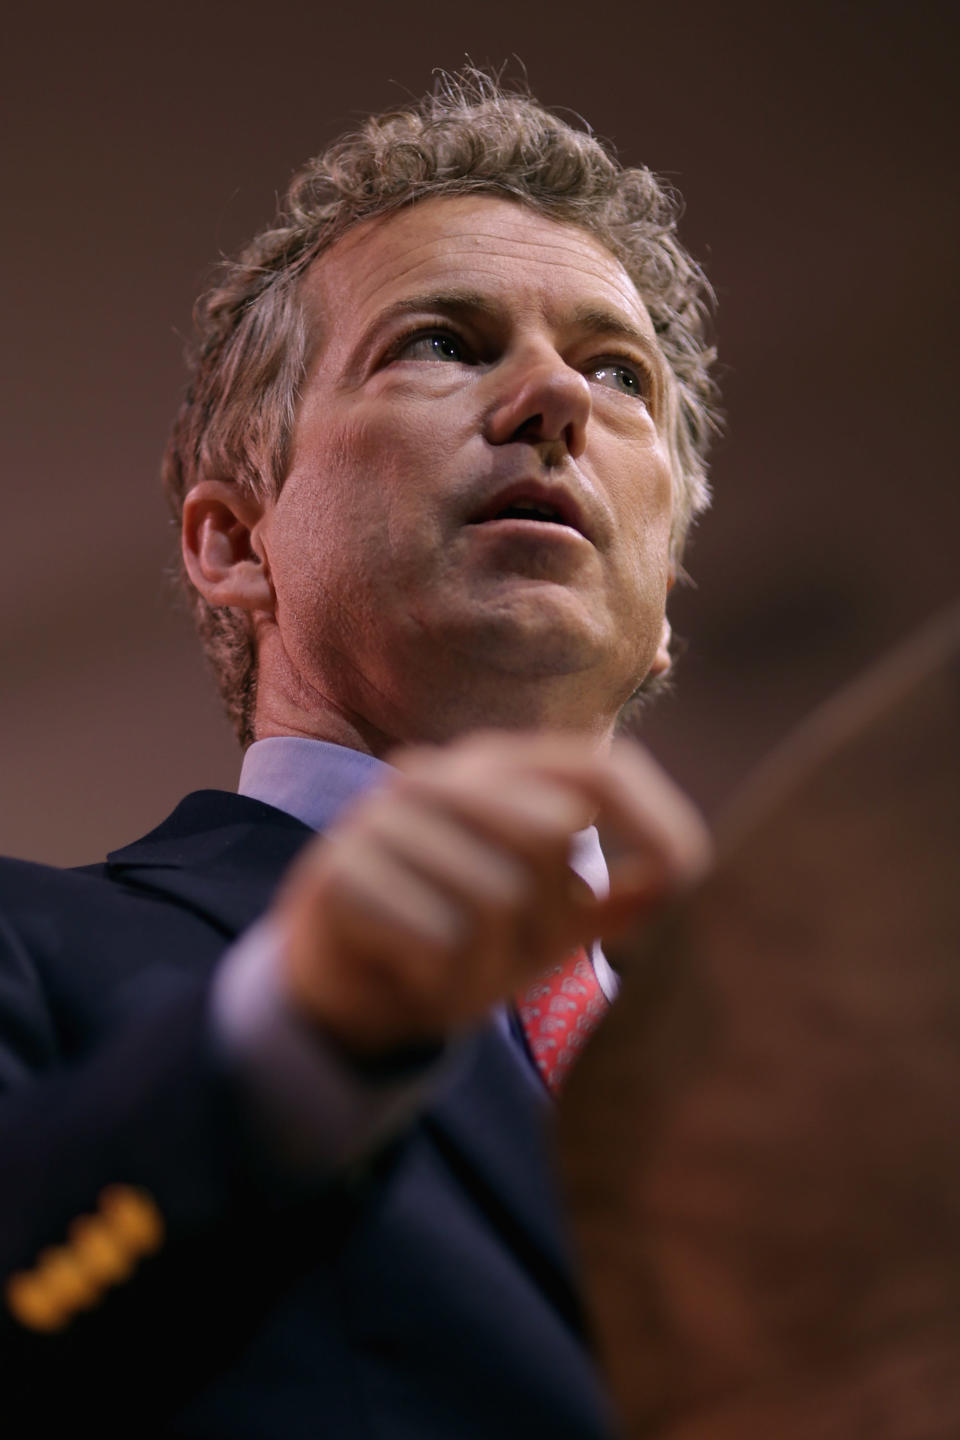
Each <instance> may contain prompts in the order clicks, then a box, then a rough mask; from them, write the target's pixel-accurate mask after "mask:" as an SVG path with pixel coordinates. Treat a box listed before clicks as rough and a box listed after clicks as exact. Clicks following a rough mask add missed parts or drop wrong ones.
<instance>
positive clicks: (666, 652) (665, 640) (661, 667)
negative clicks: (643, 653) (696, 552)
mask: <svg viewBox="0 0 960 1440" xmlns="http://www.w3.org/2000/svg"><path fill="white" fill-rule="evenodd" d="M676 578H677V576H676V571H675V570H673V569H671V571H670V574H669V575H668V576H667V594H668V595H669V594H670V591H671V590H672V589H673V587H674V584H675V582H676ZM672 636H673V631H672V630H671V629H670V621H669V620H668V619H667V617H666V615H664V617H663V626H662V628H661V631H660V643H659V645H658V646H657V653H656V655H655V656H654V657H653V664H652V665H651V666H650V670H649V674H650V675H653V676H657V677H658V676H661V675H666V673H667V671H668V670H669V669H670V666H671V665H672V664H673V657H672V656H671V654H670V641H671V639H672Z"/></svg>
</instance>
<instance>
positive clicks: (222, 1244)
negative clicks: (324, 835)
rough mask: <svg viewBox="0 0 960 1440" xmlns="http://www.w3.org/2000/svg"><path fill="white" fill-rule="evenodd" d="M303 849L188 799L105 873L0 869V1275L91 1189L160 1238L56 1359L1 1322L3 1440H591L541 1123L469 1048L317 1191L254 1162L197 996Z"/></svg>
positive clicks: (600, 1412)
mask: <svg viewBox="0 0 960 1440" xmlns="http://www.w3.org/2000/svg"><path fill="white" fill-rule="evenodd" d="M310 833H311V832H310V831H309V830H308V829H307V828H306V827H305V826H304V825H302V824H301V823H300V822H299V821H297V820H294V819H292V818H291V817H290V816H288V815H286V814H284V813H283V812H282V811H279V810H275V809H273V808H272V807H271V806H268V805H263V804H261V803H260V802H259V801H256V800H251V799H248V798H246V797H242V796H238V795H233V794H227V793H223V792H218V791H204V792H200V793H198V794H194V795H190V796H188V797H187V798H186V799H185V800H184V801H183V802H182V803H181V804H180V805H179V806H178V808H177V810H176V811H175V812H174V813H173V815H172V816H171V817H170V818H169V819H168V820H167V821H165V822H164V823H163V824H162V825H161V826H160V827H159V828H158V829H157V830H155V831H153V832H152V833H151V834H150V835H148V836H146V837H145V838H144V839H143V840H140V841H138V842H137V843H135V844H133V845H130V846H128V847H127V848H126V849H123V850H118V851H116V852H114V853H113V854H112V855H111V856H110V857H109V858H108V861H107V863H106V864H105V865H103V866H93V867H88V868H86V869H84V870H80V871H58V870H54V869H51V868H48V867H45V866H40V865H33V864H28V863H25V862H18V861H5V862H3V863H2V864H0V1089H2V1099H0V1173H2V1185H0V1270H2V1275H3V1277H9V1276H10V1275H11V1274H21V1275H22V1274H23V1273H24V1272H28V1271H30V1268H31V1267H32V1266H35V1265H36V1264H37V1258H38V1256H41V1255H42V1253H43V1252H44V1250H45V1248H46V1247H50V1246H60V1245H62V1244H63V1243H64V1240H65V1237H67V1236H68V1235H69V1234H70V1227H71V1223H72V1222H73V1221H74V1220H75V1219H76V1217H78V1216H81V1215H85V1214H90V1213H92V1212H94V1211H95V1210H96V1206H97V1197H98V1195H100V1194H101V1193H102V1191H103V1189H104V1187H105V1186H108V1185H115V1184H120V1185H125V1186H132V1187H136V1188H137V1190H138V1191H142V1192H145V1193H146V1194H148V1195H149V1196H151V1197H152V1198H153V1201H154V1202H155V1204H156V1206H157V1207H158V1209H159V1212H160V1214H161V1215H162V1217H163V1222H164V1227H165V1239H164V1242H163V1244H162V1245H161V1247H160V1249H159V1250H158V1251H157V1252H156V1253H155V1254H154V1255H152V1256H150V1257H149V1258H146V1259H145V1260H144V1261H143V1262H142V1263H141V1264H140V1265H139V1266H137V1267H136V1268H135V1269H134V1270H133V1272H132V1273H131V1275H130V1276H129V1277H128V1278H127V1279H126V1280H124V1281H122V1282H121V1283H117V1284H114V1285H113V1286H111V1287H110V1288H108V1289H107V1290H106V1292H105V1294H104V1295H103V1298H102V1300H101V1301H100V1303H99V1304H97V1305H96V1306H94V1307H93V1308H92V1309H86V1310H79V1311H77V1313H76V1315H75V1316H74V1317H73V1318H71V1320H70V1321H69V1323H67V1324H65V1325H64V1326H63V1328H62V1329H60V1330H59V1331H57V1332H56V1333H50V1334H47V1333H39V1332H37V1331H35V1330H33V1329H31V1328H29V1327H27V1326H25V1325H23V1324H22V1323H20V1322H18V1320H17V1319H16V1318H15V1316H14V1314H13V1313H11V1309H10V1306H9V1305H4V1306H3V1307H2V1319H0V1346H2V1349H0V1355H2V1371H0V1373H2V1380H0V1423H2V1425H3V1429H4V1433H5V1434H8V1435H11V1436H13V1435H17V1434H21V1433H22V1434H24V1435H28V1434H31V1435H32V1434H36V1435H40V1434H46V1433H54V1432H53V1428H52V1427H54V1426H57V1427H58V1428H59V1427H63V1426H65V1425H67V1424H70V1425H74V1424H76V1422H77V1420H78V1419H80V1418H81V1417H84V1418H88V1419H90V1420H92V1421H95V1422H96V1424H97V1425H98V1426H99V1430H98V1432H97V1433H98V1434H100V1435H105V1434H109V1433H112V1431H114V1430H115V1431H116V1432H117V1433H121V1434H124V1435H126V1436H132V1435H136V1436H138V1437H139V1436H147V1435H151V1434H156V1435H164V1436H174V1435H175V1436H190V1437H197V1440H199V1437H221V1440H245V1437H264V1440H266V1437H269V1440H288V1437H289V1440H299V1437H308V1436H309V1437H319V1436H325V1437H326V1436H330V1437H339V1436H344V1437H351V1440H352V1437H358V1440H366V1437H371V1440H373V1437H382V1440H441V1437H442V1440H491V1437H493V1440H509V1437H513V1436H517V1437H520V1436H523V1437H525V1440H538V1437H541V1436H543V1437H546V1436H551V1437H556V1440H588V1437H590V1440H598V1437H601V1436H606V1435H608V1433H609V1429H608V1425H609V1422H608V1420H607V1418H606V1416H605V1406H604V1400H603V1397H602V1393H601V1390H600V1387H599V1384H598V1381H597V1378H596V1375H595V1372H594V1367H593V1364H592V1361H591V1358H590V1354H589V1346H588V1342H587V1339H586V1336H585V1333H584V1324H583V1317H582V1313H581V1309H580V1304H579V1301H578V1296H577V1291H576V1286H575V1283H574V1279H573V1277H572V1275H571V1271H570V1266H569V1260H568V1256H567V1252H566V1245H565V1241H564V1236H563V1233H562V1222H561V1218H560V1214H559V1210H558V1205H557V1197H556V1195H555V1192H554V1186H553V1181H552V1177H551V1169H550V1158H549V1153H548V1151H549V1135H548V1130H549V1123H550V1122H549V1113H548V1104H547V1101H546V1099H545V1098H542V1097H540V1096H539V1095H537V1093H536V1092H535V1089H534V1087H533V1086H531V1084H530V1079H529V1076H528V1075H527V1074H525V1073H523V1070H522V1062H521V1060H520V1058H519V1056H518V1055H517V1054H515V1053H514V1052H513V1050H512V1049H511V1048H510V1046H509V1044H508V1043H507V1041H506V1040H505V1039H504V1037H503V1036H502V1035H501V1034H500V1033H499V1032H498V1031H497V1030H496V1028H495V1027H493V1026H490V1027H488V1028H487V1029H485V1030H484V1031H482V1032H481V1033H480V1034H479V1036H478V1037H477V1040H476V1043H475V1045H474V1047H473V1049H472V1050H469V1051H468V1052H467V1054H466V1055H465V1057H464V1061H463V1064H462V1065H461V1066H460V1068H459V1069H454V1070H453V1072H451V1074H450V1075H448V1078H447V1079H446V1081H445V1082H444V1083H443V1084H442V1086H441V1087H440V1089H439V1090H438V1093H437V1095H436V1098H435V1100H434V1101H433V1103H432V1104H430V1105H429V1106H428V1108H427V1109H426V1110H425V1111H424V1113H423V1114H422V1115H421V1116H420V1118H419V1119H418V1120H417V1121H416V1122H415V1123H413V1124H412V1125H411V1126H410V1127H409V1129H408V1131H407V1132H406V1133H405V1134H404V1135H402V1136H401V1137H399V1138H398V1139H397V1140H396V1141H395V1142H393V1143H391V1144H390V1145H389V1146H388V1147H386V1148H385V1150H384V1151H383V1153H381V1154H379V1155H378V1156H376V1157H375V1158H374V1159H373V1160H371V1161H370V1162H369V1163H367V1164H365V1165H364V1166H363V1167H358V1168H355V1169H354V1170H353V1171H351V1172H350V1173H348V1174H345V1175H340V1176H337V1177H336V1178H335V1179H334V1180H332V1181H328V1182H326V1183H324V1184H319V1183H317V1182H316V1181H310V1182H307V1181H305V1180H296V1181H294V1180H291V1179H290V1177H289V1176H288V1175H287V1176H283V1175H281V1174H280V1173H279V1171H278V1170H277V1169H276V1167H275V1166H274V1164H273V1162H272V1161H271V1160H270V1159H269V1157H268V1156H267V1154H266V1152H265V1151H264V1150H263V1148H262V1147H261V1145H260V1143H259V1142H258V1140H257V1137H256V1136H255V1135H254V1134H253V1133H252V1130H251V1127H250V1125H249V1121H248V1118H247V1107H245V1106H244V1104H242V1103H241V1102H240V1100H239V1098H238V1095H237V1093H235V1091H234V1088H233V1085H234V1082H233V1081H232V1080H231V1079H230V1076H229V1074H228V1073H227V1071H226V1069H225V1067H223V1066H222V1065H221V1064H220V1063H218V1060H217V1056H216V1047H215V1045H214V1044H213V1043H212V1041H211V1036H210V1034H209V1032H208V1026H209V1020H208V1008H209V1006H208V987H209V982H210V977H211V974H212V972H213V969H214V967H215V966H216V964H217V961H218V958H219V957H220V955H221V953H222V952H223V950H224V948H225V947H226V946H227V945H228V944H229V943H230V942H231V941H232V940H233V938H234V937H235V936H236V935H237V934H238V933H239V932H240V931H242V930H243V929H244V928H245V927H246V926H248V925H249V924H250V923H251V922H252V921H253V920H254V919H255V918H256V917H257V916H258V915H260V914H261V913H262V912H263V910H264V909H265V908H266V906H267V905H268V903H269V900H270V897H271V894H272V892H273V890H274V888H275V886H276V884H277V881H278V880H279V878H280V876H281V875H282V873H283V871H284V870H285V868H286V866H287V865H288V863H289V862H290V860H291V859H292V857H293V856H294V855H295V853H296V852H297V851H298V850H299V848H300V847H301V846H302V845H303V844H304V842H305V841H306V840H307V839H308V838H309V835H310ZM15 1416H17V1417H19V1418H17V1419H16V1420H15V1419H14V1417H15ZM18 1427H19V1428H18Z"/></svg>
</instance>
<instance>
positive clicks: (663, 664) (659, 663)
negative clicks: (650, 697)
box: [648, 615, 673, 677]
mask: <svg viewBox="0 0 960 1440" xmlns="http://www.w3.org/2000/svg"><path fill="white" fill-rule="evenodd" d="M670 636H671V630H670V621H669V620H668V619H667V617H666V615H664V617H663V629H662V630H661V631H660V644H659V645H658V646H657V653H656V655H654V657H653V664H652V665H651V666H650V670H649V672H648V673H649V674H650V675H653V676H658V677H659V676H661V675H666V673H667V671H668V670H669V669H670V666H671V665H672V663H673V660H672V657H671V655H670Z"/></svg>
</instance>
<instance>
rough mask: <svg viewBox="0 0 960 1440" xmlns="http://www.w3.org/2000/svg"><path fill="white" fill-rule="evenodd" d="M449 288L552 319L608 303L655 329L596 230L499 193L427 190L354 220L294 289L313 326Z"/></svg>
mask: <svg viewBox="0 0 960 1440" xmlns="http://www.w3.org/2000/svg"><path fill="white" fill-rule="evenodd" d="M453 288H456V289H458V290H471V291H478V292H480V293H482V294H486V295H489V296H490V298H491V300H492V301H494V302H496V301H498V300H500V301H502V302H503V303H504V304H506V305H507V306H508V307H509V308H510V310H511V312H512V313H516V312H517V311H518V310H525V309H529V310H531V311H537V312H539V313H540V314H542V315H543V317H544V318H545V319H547V320H548V321H552V322H554V323H558V324H562V322H563V318H564V312H565V311H567V310H569V309H570V308H572V307H579V308H581V309H582V308H584V307H590V306H596V307H602V308H604V309H607V310H611V309H613V310H616V311H618V312H619V313H620V314H621V315H622V316H623V317H624V319H627V320H629V321H631V322H632V323H633V324H634V325H636V327H637V328H638V329H640V330H642V331H643V332H644V333H646V334H648V335H650V336H651V337H652V336H653V333H654V332H653V325H652V323H651V321H650V317H649V315H648V313H647V309H646V306H645V305H644V303H643V301H642V299H641V298H640V296H639V294H638V293H637V290H636V287H635V286H634V284H633V281H632V280H631V279H630V276H629V275H628V274H627V272H626V270H625V269H624V267H623V265H622V264H621V263H620V261H619V260H618V259H617V258H616V257H615V256H614V255H613V254H612V253H611V252H610V251H609V250H608V249H607V248H606V247H605V246H604V245H603V244H602V243H601V242H600V241H599V240H597V239H595V238H594V237H593V236H592V235H590V234H589V233H588V232H587V231H585V230H582V229H581V228H580V227H579V226H577V225H572V224H566V223H564V222H561V221H557V220H550V219H547V218H546V217H545V216H543V215H539V214H537V213H536V212H535V211H533V210H530V209H528V208H527V207H526V206H524V205H522V204H520V203H519V202H514V201H511V200H505V199H501V198H500V197H498V196H489V195H483V196H455V197H435V198H432V199H429V200H423V201H420V202H419V203H417V204H414V205H411V206H408V207H407V208H405V209H403V210H400V211H397V212H395V213H393V214H391V215H387V216H378V217H375V218H374V219H372V220H365V221H362V222H361V223H360V224H358V225H356V226H354V227H353V229H351V230H349V231H347V233H346V234H345V235H343V236H342V237H341V238H340V239H339V240H338V241H337V242H336V243H335V244H334V245H332V246H331V248H330V249H329V250H328V251H326V252H325V253H324V254H323V255H321V256H320V257H319V258H318V259H317V260H316V261H315V262H314V264H313V266H312V267H311V269H310V271H309V272H308V274H307V276H306V277H305V281H304V288H303V292H302V293H303V296H304V299H305V301H306V304H307V308H308V310H309V311H310V312H312V316H313V318H314V320H315V322H316V323H317V324H318V325H319V327H320V329H321V331H322V330H328V329H330V328H331V322H334V325H335V329H336V330H337V331H338V332H340V333H342V327H343V325H344V323H346V325H347V328H348V329H355V328H361V327H363V326H364V325H366V324H368V323H370V321H371V320H374V319H375V318H376V315H377V312H378V311H380V310H382V309H386V308H387V307H389V306H391V305H393V304H395V303H397V302H398V301H399V302H402V301H403V300H404V299H406V298H408V297H412V296H417V295H420V294H428V293H429V292H431V291H443V290H448V289H453ZM324 320H326V321H327V324H324V323H323V322H324Z"/></svg>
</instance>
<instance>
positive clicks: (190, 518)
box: [181, 480, 273, 611]
mask: <svg viewBox="0 0 960 1440" xmlns="http://www.w3.org/2000/svg"><path fill="white" fill-rule="evenodd" d="M262 520H263V505H262V503H261V502H260V501H259V500H256V499H254V498H253V497H251V496H249V495H246V494H244V493H243V492H242V491H240V490H239V489H238V488H237V487H236V486H234V485H230V484H228V483H227V482H226V481H223V480H202V481H201V482H200V484H199V485H195V486H194V487H193V489H192V490H191V491H190V492H189V494H188V495H187V497H186V499H185V500H184V502H183V525H182V528H181V545H182V548H183V563H184V565H185V566H186V570H187V574H188V575H189V576H190V579H191V580H192V581H193V583H194V585H195V586H196V588H197V589H198V590H199V591H200V594H201V595H202V596H203V598H204V599H205V600H206V601H207V603H208V604H209V605H213V606H214V607H217V606H223V605H233V606H236V607H237V608H238V609H240V610H250V611H253V610H268V611H272V610H273V587H272V585H271V583H270V574H269V569H268V566H267V563H266V559H265V555H264V550H263V546H262V544H261V543H260V538H259V527H260V523H261V521H262Z"/></svg>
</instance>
